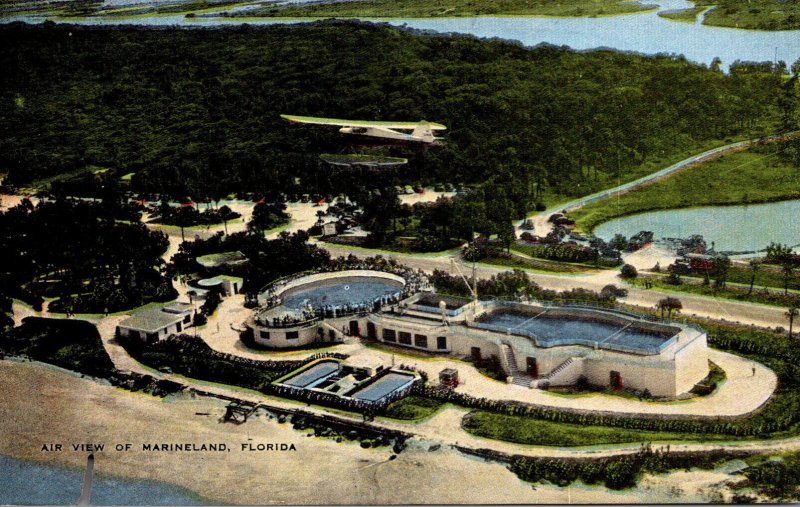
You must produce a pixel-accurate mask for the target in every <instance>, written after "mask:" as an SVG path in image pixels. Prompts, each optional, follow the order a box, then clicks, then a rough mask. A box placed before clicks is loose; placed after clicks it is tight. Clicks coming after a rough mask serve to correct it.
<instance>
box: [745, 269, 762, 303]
mask: <svg viewBox="0 0 800 507" xmlns="http://www.w3.org/2000/svg"><path fill="white" fill-rule="evenodd" d="M760 266H761V264H760V263H759V262H758V261H750V269H751V272H750V290H749V291H747V295H748V296H749V295H750V294H752V293H753V284H755V283H756V271H758V268H759V267H760Z"/></svg>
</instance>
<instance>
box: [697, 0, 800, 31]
mask: <svg viewBox="0 0 800 507" xmlns="http://www.w3.org/2000/svg"><path fill="white" fill-rule="evenodd" d="M711 5H714V4H711ZM703 24H704V25H713V26H728V27H732V28H747V29H752V30H797V29H800V4H798V3H797V2H786V1H784V0H720V1H719V2H716V8H714V9H712V10H711V11H709V12H708V14H706V16H705V18H704V19H703Z"/></svg>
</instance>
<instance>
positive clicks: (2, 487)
mask: <svg viewBox="0 0 800 507" xmlns="http://www.w3.org/2000/svg"><path fill="white" fill-rule="evenodd" d="M97 468H98V467H97V463H96V462H95V476H94V480H93V481H92V497H91V503H92V504H95V505H208V504H216V503H218V502H211V501H209V500H206V499H204V498H203V497H201V496H199V495H196V494H194V493H192V492H191V491H189V490H187V489H184V488H180V487H178V486H173V485H171V484H166V483H162V482H157V481H144V480H136V479H119V478H111V477H106V476H102V475H98V473H97ZM83 474H84V472H83V471H82V470H77V469H73V468H66V467H61V466H57V465H48V464H44V463H38V462H35V461H27V460H20V459H16V458H10V457H8V456H2V455H0V505H2V504H20V505H70V504H72V505H74V504H76V503H77V501H78V499H79V498H80V496H81V487H82V486H83Z"/></svg>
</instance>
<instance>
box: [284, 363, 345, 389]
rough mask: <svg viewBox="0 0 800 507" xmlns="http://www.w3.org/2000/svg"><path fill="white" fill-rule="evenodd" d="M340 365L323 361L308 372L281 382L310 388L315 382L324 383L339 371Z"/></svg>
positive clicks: (305, 371)
mask: <svg viewBox="0 0 800 507" xmlns="http://www.w3.org/2000/svg"><path fill="white" fill-rule="evenodd" d="M339 367H340V365H339V363H337V362H336V361H321V362H319V363H317V364H315V365H314V366H312V367H310V368H309V369H307V370H304V371H302V372H300V373H298V374H297V375H295V376H293V377H289V378H288V379H286V380H284V381H283V382H281V384H285V385H287V386H293V387H304V388H308V387H310V386H311V384H314V383H315V382H319V381H322V380H324V379H326V378H328V377H330V376H331V375H333V374H334V373H336V372H337V371H339Z"/></svg>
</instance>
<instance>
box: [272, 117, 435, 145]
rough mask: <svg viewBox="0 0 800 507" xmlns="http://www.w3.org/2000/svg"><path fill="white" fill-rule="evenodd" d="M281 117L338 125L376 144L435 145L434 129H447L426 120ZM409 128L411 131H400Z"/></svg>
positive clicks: (347, 132)
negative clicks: (397, 120) (396, 120)
mask: <svg viewBox="0 0 800 507" xmlns="http://www.w3.org/2000/svg"><path fill="white" fill-rule="evenodd" d="M281 118H283V119H284V120H287V121H290V122H292V123H302V124H305V125H325V126H329V127H340V128H339V132H341V133H342V134H349V135H355V136H359V137H362V138H367V139H369V140H371V141H372V142H374V143H378V144H386V143H392V144H410V145H422V146H436V145H438V144H441V141H442V138H441V137H434V135H433V132H434V131H436V130H447V127H445V126H444V125H441V124H439V123H430V122H427V121H419V122H390V121H361V120H339V119H336V118H314V117H311V116H294V115H290V114H282V115H281ZM402 130H406V131H407V130H410V131H411V133H410V134H409V133H406V132H400V131H402Z"/></svg>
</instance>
